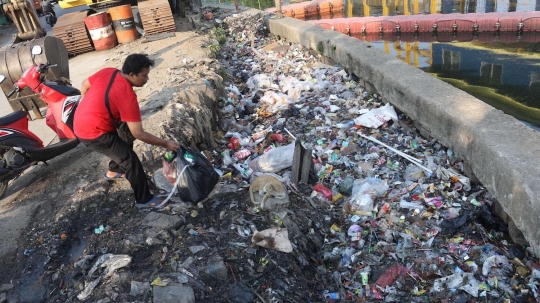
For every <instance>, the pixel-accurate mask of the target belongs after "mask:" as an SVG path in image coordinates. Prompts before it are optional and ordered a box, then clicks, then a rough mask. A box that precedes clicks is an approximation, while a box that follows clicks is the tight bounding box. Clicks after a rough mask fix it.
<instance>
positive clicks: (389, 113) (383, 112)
mask: <svg viewBox="0 0 540 303" xmlns="http://www.w3.org/2000/svg"><path fill="white" fill-rule="evenodd" d="M391 119H393V120H397V119H398V117H397V113H396V110H395V109H394V107H393V106H392V105H391V104H390V103H388V104H386V105H385V106H382V107H379V108H374V109H372V110H370V111H369V112H367V113H365V114H363V115H361V116H360V117H358V118H356V119H354V123H356V124H357V125H362V126H365V127H369V128H378V127H379V126H381V125H383V124H384V123H386V122H388V121H390V120H391Z"/></svg>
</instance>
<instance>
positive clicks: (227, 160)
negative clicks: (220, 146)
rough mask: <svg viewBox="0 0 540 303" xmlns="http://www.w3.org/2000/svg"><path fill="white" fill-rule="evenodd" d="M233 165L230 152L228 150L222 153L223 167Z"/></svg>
mask: <svg viewBox="0 0 540 303" xmlns="http://www.w3.org/2000/svg"><path fill="white" fill-rule="evenodd" d="M232 163H233V161H232V158H231V155H230V152H229V151H228V150H225V151H223V165H224V166H229V165H231V164H232Z"/></svg>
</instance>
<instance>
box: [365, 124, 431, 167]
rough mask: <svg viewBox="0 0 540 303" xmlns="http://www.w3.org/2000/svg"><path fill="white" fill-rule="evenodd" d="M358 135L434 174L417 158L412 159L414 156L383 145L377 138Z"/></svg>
mask: <svg viewBox="0 0 540 303" xmlns="http://www.w3.org/2000/svg"><path fill="white" fill-rule="evenodd" d="M358 134H359V135H360V136H362V137H364V138H366V139H368V140H370V141H373V142H375V143H378V144H380V145H382V146H384V147H386V148H389V149H390V150H391V151H393V152H395V153H396V154H398V155H400V156H402V157H403V158H405V159H407V160H409V161H411V162H412V163H413V164H415V165H416V166H418V167H420V168H421V169H423V170H425V171H427V172H428V173H430V174H432V173H433V171H431V169H429V168H427V167H425V166H423V165H422V164H420V160H418V159H416V158H414V157H412V156H409V155H407V154H406V153H404V152H401V151H399V150H397V149H395V148H392V147H390V146H388V145H386V144H384V143H382V142H381V141H379V140H377V139H375V138H373V137H371V136H369V137H368V136H365V135H363V134H361V133H360V132H359V133H358Z"/></svg>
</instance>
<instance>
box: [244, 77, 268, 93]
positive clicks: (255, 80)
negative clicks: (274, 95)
mask: <svg viewBox="0 0 540 303" xmlns="http://www.w3.org/2000/svg"><path fill="white" fill-rule="evenodd" d="M246 84H247V86H248V87H249V89H251V90H253V89H255V88H265V87H270V86H271V85H272V79H271V78H270V77H269V76H268V75H266V74H258V75H255V76H253V77H250V78H249V79H248V80H247V81H246Z"/></svg>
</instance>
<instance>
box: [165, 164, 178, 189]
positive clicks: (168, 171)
mask: <svg viewBox="0 0 540 303" xmlns="http://www.w3.org/2000/svg"><path fill="white" fill-rule="evenodd" d="M162 163H163V176H165V178H166V179H167V181H169V182H171V184H174V183H175V182H176V177H178V173H177V171H176V159H174V160H173V161H172V162H170V163H169V162H167V160H165V159H163V160H162Z"/></svg>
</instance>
